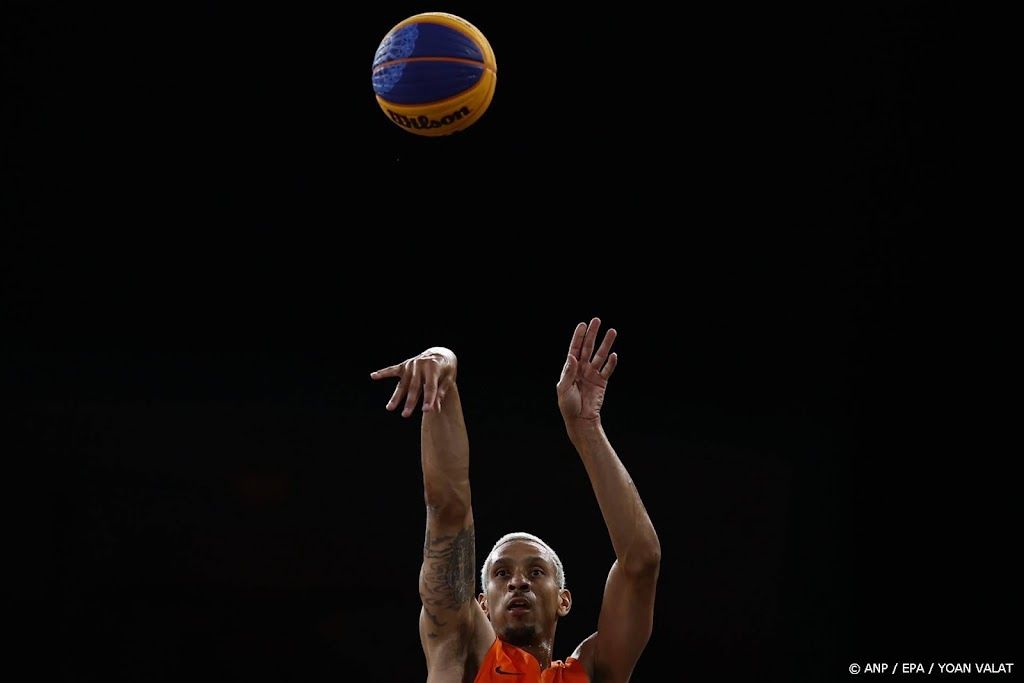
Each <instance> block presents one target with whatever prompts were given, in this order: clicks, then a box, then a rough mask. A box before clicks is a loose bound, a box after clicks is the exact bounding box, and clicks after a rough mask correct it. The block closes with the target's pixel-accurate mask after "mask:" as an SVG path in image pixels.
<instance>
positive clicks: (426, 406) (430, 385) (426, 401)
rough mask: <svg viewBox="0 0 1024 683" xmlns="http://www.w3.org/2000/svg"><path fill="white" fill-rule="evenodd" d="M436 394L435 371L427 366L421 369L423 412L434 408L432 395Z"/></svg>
mask: <svg viewBox="0 0 1024 683" xmlns="http://www.w3.org/2000/svg"><path fill="white" fill-rule="evenodd" d="M435 396H437V372H436V371H435V370H434V369H433V368H432V367H431V366H427V367H426V368H425V369H424V370H423V412H425V413H429V412H430V411H431V410H434V397H435Z"/></svg>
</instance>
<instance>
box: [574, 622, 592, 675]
mask: <svg viewBox="0 0 1024 683" xmlns="http://www.w3.org/2000/svg"><path fill="white" fill-rule="evenodd" d="M596 648H597V631H595V632H594V633H592V634H590V635H589V636H587V637H586V638H584V639H583V641H582V642H581V643H580V644H579V645H577V646H576V649H575V650H573V653H572V654H571V655H569V657H571V658H572V659H575V660H576V661H578V662H579V663H580V665H581V666H582V667H583V670H584V671H586V672H587V678H589V679H590V680H591V681H593V680H594V654H595V652H596Z"/></svg>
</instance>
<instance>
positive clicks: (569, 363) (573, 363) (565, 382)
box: [555, 353, 580, 396]
mask: <svg viewBox="0 0 1024 683" xmlns="http://www.w3.org/2000/svg"><path fill="white" fill-rule="evenodd" d="M579 367H580V365H579V361H578V360H576V356H574V355H572V354H571V353H570V354H569V355H568V357H566V359H565V365H563V366H562V376H561V377H559V378H558V384H557V385H556V386H555V391H556V392H557V393H558V395H559V396H561V395H562V394H564V393H565V392H566V391H568V389H569V387H571V386H572V383H573V382H575V381H576V370H577V369H578V368H579Z"/></svg>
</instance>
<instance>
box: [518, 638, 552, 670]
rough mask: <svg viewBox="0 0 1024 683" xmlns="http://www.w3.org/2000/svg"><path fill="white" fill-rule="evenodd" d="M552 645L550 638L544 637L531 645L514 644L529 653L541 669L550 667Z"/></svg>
mask: <svg viewBox="0 0 1024 683" xmlns="http://www.w3.org/2000/svg"><path fill="white" fill-rule="evenodd" d="M552 646H553V642H552V641H551V640H550V639H545V640H542V641H541V642H539V643H534V644H532V645H516V647H518V648H519V649H520V650H522V651H524V652H527V653H529V654H530V655H532V656H533V658H534V659H536V660H537V663H538V664H540V670H541V671H544V670H545V669H548V668H550V667H551V652H552V650H553V647H552Z"/></svg>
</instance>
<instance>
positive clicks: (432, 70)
mask: <svg viewBox="0 0 1024 683" xmlns="http://www.w3.org/2000/svg"><path fill="white" fill-rule="evenodd" d="M497 73H498V67H497V65H496V64H495V61H494V51H493V50H492V49H491V45H490V43H488V42H487V38H485V37H484V34H483V33H481V32H480V31H479V29H477V28H476V27H475V26H473V25H472V24H471V23H469V22H468V21H466V20H465V19H462V18H461V17H457V16H455V15H454V14H446V13H444V12H424V13H423V14H417V15H415V16H412V17H409V18H408V19H406V20H405V21H402V22H399V23H398V24H397V25H396V26H395V27H394V28H392V29H391V30H390V31H388V33H387V35H386V36H384V40H382V41H381V42H380V47H378V48H377V52H376V54H375V55H374V57H373V91H374V92H375V93H376V95H377V103H378V104H379V105H380V108H381V109H383V110H384V113H385V114H386V115H387V116H388V118H389V119H391V121H392V122H393V123H394V124H395V125H397V126H399V127H400V128H403V129H404V130H407V131H409V132H410V133H413V134H415V135H425V136H429V137H437V136H441V135H450V134H451V133H454V132H456V131H460V130H464V129H466V128H468V127H469V126H471V125H473V124H474V123H475V122H476V121H477V120H478V119H479V118H480V117H481V116H482V115H483V113H484V112H485V111H487V107H488V106H489V105H490V104H491V99H492V98H493V97H494V87H495V84H496V82H497Z"/></svg>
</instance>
